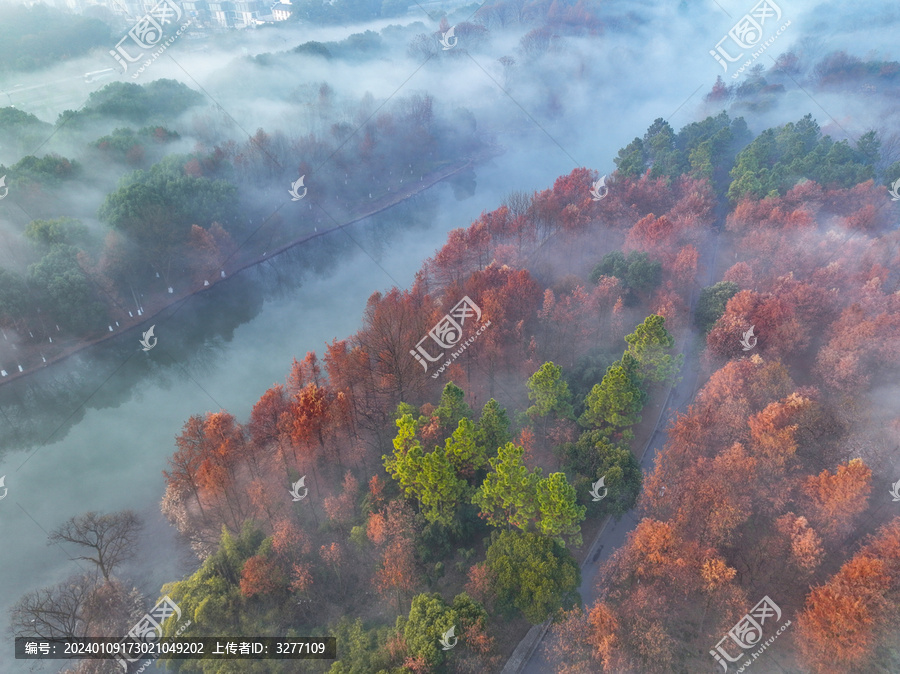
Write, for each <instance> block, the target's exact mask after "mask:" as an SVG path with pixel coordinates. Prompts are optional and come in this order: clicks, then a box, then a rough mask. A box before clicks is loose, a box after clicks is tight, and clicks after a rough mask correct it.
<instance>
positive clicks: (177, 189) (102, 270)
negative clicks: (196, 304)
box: [0, 80, 484, 370]
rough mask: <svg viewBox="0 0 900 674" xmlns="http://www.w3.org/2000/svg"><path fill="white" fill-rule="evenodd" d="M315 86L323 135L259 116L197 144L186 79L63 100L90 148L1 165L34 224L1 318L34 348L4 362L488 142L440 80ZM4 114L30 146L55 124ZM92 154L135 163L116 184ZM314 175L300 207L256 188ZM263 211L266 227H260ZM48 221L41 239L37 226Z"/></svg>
mask: <svg viewBox="0 0 900 674" xmlns="http://www.w3.org/2000/svg"><path fill="white" fill-rule="evenodd" d="M308 94H309V96H310V101H311V102H312V104H313V109H315V110H316V113H315V115H316V122H317V123H318V124H321V125H323V126H324V128H326V129H328V133H327V134H326V135H325V136H324V137H318V136H316V135H313V134H309V135H307V136H303V137H300V138H296V139H290V138H288V137H287V136H286V135H285V134H284V133H282V132H275V133H272V134H268V133H266V132H265V131H263V130H262V129H259V130H258V131H257V133H256V134H255V135H254V136H253V137H252V138H249V139H248V140H247V141H246V142H243V143H235V142H231V141H229V142H222V141H221V140H220V139H219V138H217V137H216V138H215V139H213V137H214V136H215V134H212V133H211V131H210V130H209V129H205V130H204V128H202V122H200V124H201V128H200V129H199V133H200V136H201V138H202V139H203V140H202V141H201V142H199V143H197V144H196V145H195V149H194V151H193V152H191V153H189V154H173V153H172V147H173V146H175V145H176V144H179V143H180V141H181V134H180V133H179V132H178V131H176V130H175V128H176V127H177V125H178V124H179V122H178V119H179V117H180V115H182V113H184V112H185V111H187V110H196V109H197V108H198V106H199V104H200V103H201V102H202V96H201V95H200V94H199V93H197V92H195V91H193V90H191V89H190V88H188V87H186V86H184V85H182V84H180V83H178V82H175V81H173V80H158V81H155V82H152V83H149V84H146V85H137V84H133V83H121V82H117V83H113V84H110V85H108V86H106V87H104V88H103V89H101V90H99V91H97V92H94V93H92V94H91V95H90V98H89V100H88V102H87V104H86V106H85V107H84V108H83V109H81V110H80V111H78V112H74V111H65V112H63V113H62V114H61V115H60V117H59V120H58V121H57V131H58V132H59V133H60V134H62V135H64V136H66V138H67V142H69V143H74V144H75V145H76V146H80V147H82V148H83V152H82V153H80V154H79V155H78V159H68V158H65V157H61V156H59V155H56V154H48V155H46V156H44V157H36V156H25V157H23V158H22V159H20V160H19V161H17V162H16V163H15V164H13V165H11V166H8V167H7V166H2V165H0V175H6V185H7V187H8V188H9V197H8V200H7V201H6V202H5V203H6V204H9V203H13V202H15V203H16V204H17V205H18V208H17V209H16V210H15V211H10V217H11V218H12V219H14V220H15V219H18V221H19V222H18V225H19V227H21V232H22V237H21V238H20V239H15V238H14V239H13V240H11V241H10V242H9V243H10V245H11V252H12V258H11V259H10V260H9V261H8V262H7V263H6V264H5V265H4V266H5V268H3V269H2V273H0V328H2V329H4V330H5V333H4V334H5V336H6V340H4V341H5V342H10V341H11V342H12V343H14V344H17V345H22V344H24V345H25V346H26V347H30V348H31V350H30V351H28V352H26V353H22V352H16V353H12V352H10V351H9V349H11V348H12V347H9V345H8V344H0V350H2V351H3V354H2V360H3V362H2V363H0V365H6V366H7V367H6V369H7V370H9V369H11V368H12V367H14V366H13V364H12V362H11V361H10V360H9V359H10V358H12V357H15V363H16V364H19V365H25V366H26V367H27V366H29V365H35V364H39V363H40V362H42V360H43V358H44V357H47V356H50V355H52V354H53V353H54V350H55V349H57V348H58V347H60V346H61V345H62V344H65V343H68V344H71V343H73V342H75V341H77V340H81V339H90V338H93V337H96V336H98V335H100V334H104V333H108V332H109V330H110V329H113V330H115V329H118V328H119V327H120V326H121V325H123V324H127V323H129V322H134V321H135V320H139V317H140V316H141V315H142V313H143V311H144V310H145V309H147V308H150V307H159V306H163V305H165V304H166V303H167V302H168V301H169V297H170V293H172V294H174V293H176V292H177V293H178V294H183V293H184V292H185V290H187V289H197V288H202V287H204V286H205V285H208V284H209V283H211V282H214V281H215V280H217V279H219V278H221V276H222V274H223V273H226V270H227V269H231V268H235V267H239V266H240V265H242V264H245V263H246V262H247V261H248V260H252V259H254V258H256V257H258V256H261V255H262V254H263V253H264V252H265V251H266V250H272V249H273V248H277V247H278V246H280V245H286V244H288V243H290V242H292V241H294V240H296V239H297V238H298V236H302V235H303V234H312V233H313V232H314V231H315V230H316V229H319V228H323V227H334V226H337V225H339V224H341V223H343V222H346V221H347V220H348V219H350V218H352V217H354V216H355V215H357V214H361V213H363V212H365V211H366V209H370V208H372V207H373V206H372V204H374V203H376V202H377V201H378V200H384V199H385V198H390V197H391V196H392V195H397V194H400V193H405V192H408V191H410V190H413V189H416V188H418V186H420V185H422V183H423V181H424V180H425V179H426V177H427V176H428V175H429V174H430V173H432V172H434V171H440V170H443V169H445V168H446V167H447V166H450V165H454V164H456V165H459V164H460V163H461V162H464V161H467V160H469V159H473V158H475V157H476V156H477V155H478V153H479V152H481V151H482V150H483V148H484V145H483V143H482V141H481V139H479V138H478V137H477V136H476V124H475V120H474V118H472V116H471V114H470V113H467V112H466V111H464V110H456V111H455V112H454V113H453V116H452V117H445V116H443V115H442V114H440V112H439V111H438V110H436V109H435V107H434V104H433V100H432V99H431V97H429V96H422V95H415V96H411V97H408V98H398V99H396V100H393V101H391V102H390V104H389V105H387V106H385V107H384V108H383V109H382V110H381V111H380V112H378V114H377V115H373V112H374V111H375V110H376V107H377V103H376V101H375V100H374V99H373V98H372V96H371V95H367V96H365V97H363V99H362V100H359V101H352V102H351V101H345V100H343V99H342V98H341V97H340V96H339V95H338V94H337V93H336V92H335V91H333V90H332V89H331V88H330V87H329V86H328V85H327V84H321V85H317V86H315V87H311V88H310V90H309V91H308ZM301 104H302V103H301ZM366 120H368V121H366ZM123 122H124V123H125V124H134V125H136V126H135V127H132V126H121V124H122V123H123ZM137 125H143V126H137ZM360 125H361V126H360ZM358 127H359V128H358ZM0 128H3V129H4V130H6V131H8V132H9V133H10V134H11V135H12V136H13V138H18V139H19V144H20V145H21V146H25V144H26V141H28V139H34V138H37V137H40V136H41V135H42V134H51V133H52V131H53V129H52V127H50V125H47V124H44V123H43V122H41V121H40V120H38V119H37V118H36V117H34V116H33V115H28V114H27V113H21V112H19V111H16V110H14V109H12V108H7V109H4V110H2V111H0ZM207 131H210V133H208V134H207ZM98 134H102V135H99V137H98ZM45 137H46V136H45ZM207 140H208V141H209V144H207V142H206V141H207ZM35 144H39V143H35ZM297 157H302V158H303V161H302V162H300V163H299V165H298V163H297ZM88 165H90V166H97V165H100V166H111V167H112V168H113V170H114V171H115V170H118V171H122V172H124V173H125V174H124V176H123V177H122V178H121V179H120V180H119V181H118V185H115V186H114V187H112V189H111V191H107V190H110V187H111V186H110V185H107V184H106V181H107V180H108V179H109V176H108V174H107V173H101V174H98V173H97V172H96V171H86V170H85V168H84V167H85V166H88ZM301 175H302V176H305V180H306V182H305V187H306V188H308V191H309V195H308V197H307V202H306V203H304V204H303V205H302V207H301V209H300V210H299V213H298V212H296V209H295V212H294V215H292V216H291V220H292V222H290V223H288V222H285V220H284V219H283V218H282V216H280V215H277V214H276V215H274V216H273V215H271V207H266V208H265V209H264V211H260V210H259V207H258V206H257V205H256V204H255V203H254V202H255V201H256V199H257V197H258V195H260V194H268V195H269V197H270V199H271V203H278V202H281V201H284V200H286V199H287V198H288V196H287V191H288V188H290V186H291V184H292V183H293V181H295V180H296V179H297V178H298V177H300V176H301ZM98 191H107V193H106V196H105V199H104V201H103V203H102V204H100V206H99V209H97V211H96V212H92V210H91V208H90V207H89V205H88V204H87V203H86V200H85V199H84V197H83V193H97V192H98ZM301 191H302V189H301ZM250 195H253V198H252V199H251V197H250ZM307 204H309V205H307ZM314 205H315V207H314ZM22 214H26V215H27V216H29V217H30V218H31V220H29V219H27V218H26V219H24V220H22V218H21V216H22ZM95 217H96V218H98V219H99V220H100V221H101V223H102V225H97V224H94V223H92V222H91V220H93V219H94V218H95ZM254 222H255V224H254ZM260 225H264V226H265V227H266V231H265V238H263V237H262V236H259V237H256V238H252V235H253V234H254V233H255V232H256V230H258V229H260ZM50 230H52V231H53V235H52V236H44V237H43V238H39V239H36V238H35V237H34V236H33V235H32V234H30V233H29V232H37V231H48V232H49V231H50ZM75 232H77V235H76V234H75ZM170 289H171V290H170ZM145 304H146V305H147V307H145V306H144V305H145ZM113 326H115V328H113ZM9 333H12V334H9ZM37 347H40V349H41V352H40V353H37V352H36V349H37Z"/></svg>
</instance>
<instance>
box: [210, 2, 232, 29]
mask: <svg viewBox="0 0 900 674" xmlns="http://www.w3.org/2000/svg"><path fill="white" fill-rule="evenodd" d="M209 18H210V20H211V21H213V22H214V23H217V24H219V25H220V26H222V27H223V28H233V27H234V4H233V3H231V2H228V0H209Z"/></svg>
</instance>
